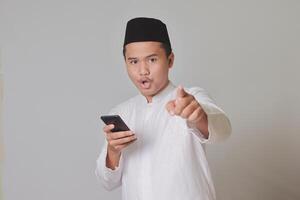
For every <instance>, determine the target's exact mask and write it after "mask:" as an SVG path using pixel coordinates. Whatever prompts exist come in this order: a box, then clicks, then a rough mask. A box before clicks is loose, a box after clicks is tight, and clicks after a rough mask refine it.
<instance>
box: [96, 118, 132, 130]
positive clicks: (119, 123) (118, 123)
mask: <svg viewBox="0 0 300 200" xmlns="http://www.w3.org/2000/svg"><path fill="white" fill-rule="evenodd" d="M101 119H102V121H103V122H104V123H105V124H106V125H109V124H113V125H114V126H115V127H114V128H113V129H112V130H111V131H112V132H118V131H129V130H130V129H129V128H128V126H127V125H126V124H125V122H124V121H123V120H122V118H121V117H120V116H119V115H102V116H101Z"/></svg>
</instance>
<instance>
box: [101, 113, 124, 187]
mask: <svg viewBox="0 0 300 200" xmlns="http://www.w3.org/2000/svg"><path fill="white" fill-rule="evenodd" d="M109 114H116V112H115V110H114V109H113V110H111V111H110V112H109ZM107 145H108V142H107V140H106V139H105V140H104V144H103V147H102V151H101V153H100V155H99V157H98V159H97V161H96V170H95V174H96V177H97V179H98V180H99V181H100V182H101V183H102V185H103V187H104V188H105V189H106V190H109V191H110V190H113V189H115V188H117V187H119V186H120V185H121V182H122V171H123V154H122V153H121V157H120V161H119V166H117V167H116V168H115V169H114V170H112V169H110V168H108V167H106V157H107Z"/></svg>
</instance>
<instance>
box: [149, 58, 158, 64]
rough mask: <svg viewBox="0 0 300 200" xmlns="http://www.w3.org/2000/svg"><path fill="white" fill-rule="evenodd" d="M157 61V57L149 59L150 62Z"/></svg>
mask: <svg viewBox="0 0 300 200" xmlns="http://www.w3.org/2000/svg"><path fill="white" fill-rule="evenodd" d="M156 61H157V58H150V59H149V62H150V63H155V62H156Z"/></svg>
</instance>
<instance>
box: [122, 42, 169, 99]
mask: <svg viewBox="0 0 300 200" xmlns="http://www.w3.org/2000/svg"><path fill="white" fill-rule="evenodd" d="M173 61H174V54H173V53H171V54H170V56H169V57H167V56H166V53H165V50H164V49H163V48H162V47H161V43H160V42H151V41H150V42H148V41H147V42H133V43H129V44H127V45H126V52H125V62H126V66H127V73H128V75H129V77H130V79H131V81H132V82H133V83H134V85H135V86H136V87H137V88H138V90H139V91H140V92H141V93H142V94H143V95H144V96H145V97H146V98H147V100H148V102H152V97H153V96H155V95H156V94H157V93H158V92H160V91H161V90H162V89H164V88H165V87H166V86H167V83H168V80H169V77H168V74H169V69H170V68H171V67H172V65H173Z"/></svg>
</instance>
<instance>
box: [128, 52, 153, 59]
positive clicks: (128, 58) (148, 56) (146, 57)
mask: <svg viewBox="0 0 300 200" xmlns="http://www.w3.org/2000/svg"><path fill="white" fill-rule="evenodd" d="M152 56H158V55H157V54H156V53H153V54H150V55H148V56H146V58H149V57H152ZM135 59H137V58H136V57H129V58H127V60H135Z"/></svg>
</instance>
